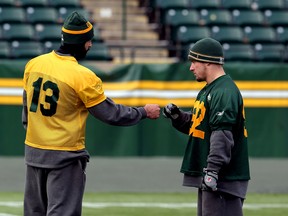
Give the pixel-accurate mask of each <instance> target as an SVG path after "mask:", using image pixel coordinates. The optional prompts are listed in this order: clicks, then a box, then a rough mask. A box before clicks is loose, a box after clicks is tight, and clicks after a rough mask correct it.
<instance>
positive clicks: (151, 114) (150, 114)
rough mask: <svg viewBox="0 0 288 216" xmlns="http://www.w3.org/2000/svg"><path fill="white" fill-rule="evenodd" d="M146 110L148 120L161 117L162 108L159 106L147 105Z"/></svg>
mask: <svg viewBox="0 0 288 216" xmlns="http://www.w3.org/2000/svg"><path fill="white" fill-rule="evenodd" d="M144 109H145V111H146V113H147V118H150V119H157V118H159V116H160V107H159V105H158V104H146V105H145V106H144Z"/></svg>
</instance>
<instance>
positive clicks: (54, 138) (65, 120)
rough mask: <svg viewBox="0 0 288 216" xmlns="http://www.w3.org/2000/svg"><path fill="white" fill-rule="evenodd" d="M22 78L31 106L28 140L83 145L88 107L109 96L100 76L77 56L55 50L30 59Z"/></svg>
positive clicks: (51, 145)
mask: <svg viewBox="0 0 288 216" xmlns="http://www.w3.org/2000/svg"><path fill="white" fill-rule="evenodd" d="M23 80H24V90H25V91H26V93H27V109H28V126H27V132H26V140H25V143H26V144H27V145H29V146H32V147H35V148H40V149H47V150H63V151H77V150H81V149H84V148H85V126H86V119H87V116H88V110H87V108H89V107H92V106H95V105H97V104H99V103H101V102H102V101H104V100H105V99H106V96H105V95H104V91H103V88H102V81H101V79H99V78H98V77H97V76H96V75H95V73H93V72H92V71H91V70H89V69H88V68H86V67H84V66H82V65H79V64H78V62H77V60H76V59H75V58H74V57H72V56H60V55H58V54H56V53H55V52H54V51H52V52H50V53H48V54H44V55H41V56H38V57H36V58H34V59H32V60H30V61H29V62H28V63H27V65H26V67H25V73H24V79H23Z"/></svg>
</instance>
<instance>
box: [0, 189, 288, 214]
mask: <svg viewBox="0 0 288 216" xmlns="http://www.w3.org/2000/svg"><path fill="white" fill-rule="evenodd" d="M22 200H23V194H22V193H0V216H16V215H17V216H21V215H23V203H22ZM196 201H197V198H196V194H192V193H191V194H189V193H86V194H85V197H84V202H83V216H97V215H101V216H147V215H150V216H161V215H165V216H175V215H177V216H188V215H189V216H191V215H196ZM244 215H246V216H271V215H277V216H287V215H288V194H248V196H247V200H246V202H245V204H244Z"/></svg>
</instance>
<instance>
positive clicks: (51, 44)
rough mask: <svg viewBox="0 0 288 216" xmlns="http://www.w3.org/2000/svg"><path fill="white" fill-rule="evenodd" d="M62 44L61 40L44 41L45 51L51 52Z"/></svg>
mask: <svg viewBox="0 0 288 216" xmlns="http://www.w3.org/2000/svg"><path fill="white" fill-rule="evenodd" d="M60 45H61V42H60V41H45V42H43V43H42V49H43V53H48V52H51V51H52V50H57V49H58V48H59V47H60Z"/></svg>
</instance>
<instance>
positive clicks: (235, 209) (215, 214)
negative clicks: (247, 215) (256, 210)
mask: <svg viewBox="0 0 288 216" xmlns="http://www.w3.org/2000/svg"><path fill="white" fill-rule="evenodd" d="M243 202H244V200H243V199H242V198H239V197H236V196H232V195H229V194H225V193H219V192H211V191H202V190H201V189H199V190H198V204H197V205H198V207H197V213H198V214H197V215H198V216H243V212H242V207H243Z"/></svg>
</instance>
